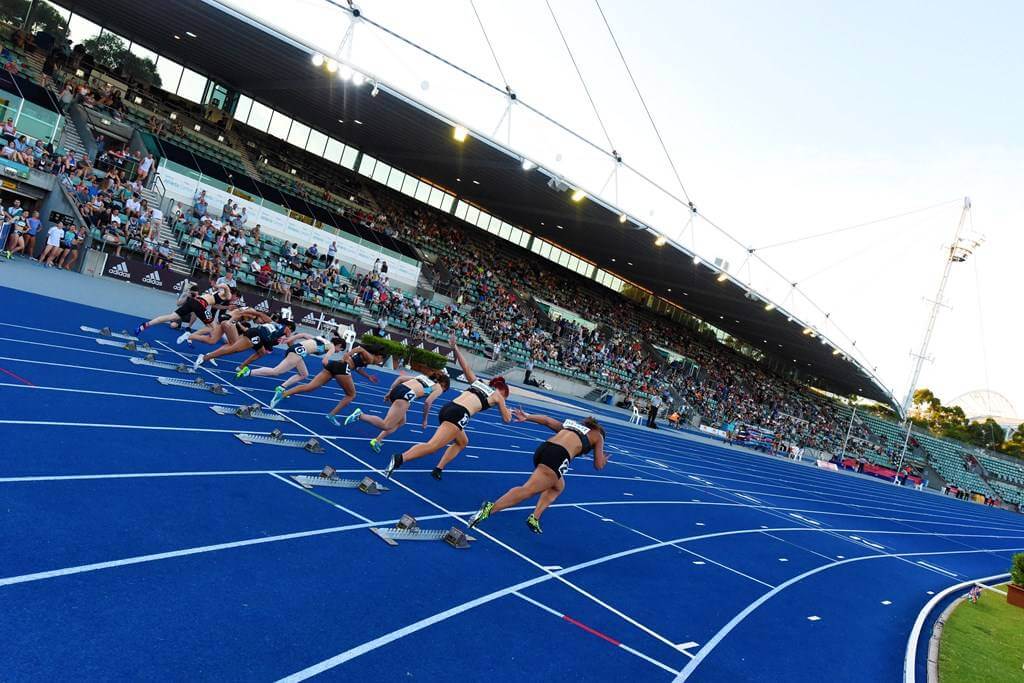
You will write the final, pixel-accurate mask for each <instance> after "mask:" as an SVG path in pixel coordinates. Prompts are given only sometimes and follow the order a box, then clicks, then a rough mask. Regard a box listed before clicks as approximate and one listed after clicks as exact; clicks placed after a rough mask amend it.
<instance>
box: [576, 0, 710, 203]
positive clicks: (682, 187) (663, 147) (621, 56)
mask: <svg viewBox="0 0 1024 683" xmlns="http://www.w3.org/2000/svg"><path fill="white" fill-rule="evenodd" d="M594 4H595V5H597V11H598V12H599V13H600V14H601V20H602V21H603V22H604V26H605V28H607V29H608V35H609V36H611V39H612V43H613V44H614V45H615V51H616V52H618V53H619V59H620V60H621V61H622V66H623V67H625V69H626V74H627V75H628V76H629V80H630V82H631V83H632V84H633V90H635V91H636V96H637V98H638V99H639V100H640V104H641V105H642V106H643V108H644V113H646V114H647V120H648V121H650V123H651V128H652V129H653V130H654V135H655V136H656V137H657V138H658V144H660V145H661V151H662V152H664V154H665V159H667V160H668V165H669V168H671V169H672V175H674V176H675V178H676V182H677V183H679V189H680V190H682V191H683V196H684V197H686V201H687V202H689V203H690V205H691V206H692V205H693V202H691V201H690V195H689V194H687V192H686V186H685V185H683V179H682V177H680V175H679V170H678V169H677V168H676V164H675V162H674V161H672V155H671V154H669V153H668V147H667V146H666V145H665V140H664V139H663V138H662V137H661V131H659V130H658V126H657V124H656V123H654V116H652V115H651V110H650V109H649V108H648V107H647V101H646V100H644V96H643V93H641V92H640V86H639V85H637V82H636V79H635V78H633V71H632V69H630V68H629V64H628V63H627V62H626V56H625V55H624V54H622V48H621V47H619V41H618V39H617V38H616V37H615V32H614V31H612V27H611V24H609V23H608V17H606V16H605V15H604V10H603V9H602V8H601V2H600V0H594Z"/></svg>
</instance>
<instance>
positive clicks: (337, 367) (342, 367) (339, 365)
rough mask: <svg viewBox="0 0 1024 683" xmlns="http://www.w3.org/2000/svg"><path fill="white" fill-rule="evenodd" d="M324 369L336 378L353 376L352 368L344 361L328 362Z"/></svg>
mask: <svg viewBox="0 0 1024 683" xmlns="http://www.w3.org/2000/svg"><path fill="white" fill-rule="evenodd" d="M324 369H325V370H327V372H329V373H331V375H332V376H334V377H348V376H349V375H351V374H352V368H350V367H349V365H348V363H346V362H345V361H343V360H332V361H327V365H325V366H324Z"/></svg>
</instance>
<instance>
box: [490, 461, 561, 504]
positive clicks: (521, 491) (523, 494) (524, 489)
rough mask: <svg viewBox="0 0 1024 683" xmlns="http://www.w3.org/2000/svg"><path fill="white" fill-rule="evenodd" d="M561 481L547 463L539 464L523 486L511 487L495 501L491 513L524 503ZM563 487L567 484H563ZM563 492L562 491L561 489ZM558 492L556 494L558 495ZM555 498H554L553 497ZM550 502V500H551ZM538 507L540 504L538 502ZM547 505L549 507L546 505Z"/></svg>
mask: <svg viewBox="0 0 1024 683" xmlns="http://www.w3.org/2000/svg"><path fill="white" fill-rule="evenodd" d="M559 481H561V480H560V479H559V478H558V475H557V474H556V473H555V471H554V470H553V469H551V468H550V467H548V466H547V465H537V467H536V469H534V470H533V474H531V475H530V478H529V479H527V480H526V483H525V484H523V485H522V486H514V487H512V488H510V489H509V490H508V491H507V492H506V493H505V495H503V496H502V497H501V498H499V499H498V500H496V501H494V507H492V508H491V513H492V514H493V513H495V512H498V511H499V510H504V509H505V508H508V507H512V506H513V505H518V504H519V503H522V502H523V501H524V500H526V499H527V498H531V497H533V496H535V495H537V494H538V493H540V492H541V491H547V490H549V489H551V488H552V487H554V486H556V485H557V482H559ZM562 486H563V488H564V487H565V485H564V484H563V485H562ZM559 493H561V491H559ZM557 495H558V494H555V496H556V497H557ZM552 500H554V498H552ZM549 502H550V501H549ZM538 507H540V504H539V503H538ZM545 507H547V506H546V505H545Z"/></svg>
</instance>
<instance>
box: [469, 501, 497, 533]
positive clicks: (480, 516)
mask: <svg viewBox="0 0 1024 683" xmlns="http://www.w3.org/2000/svg"><path fill="white" fill-rule="evenodd" d="M493 509H494V503H490V502H485V503H484V504H483V505H481V506H480V509H479V510H477V511H476V513H474V515H473V516H472V517H470V518H469V528H470V529H472V528H473V527H475V526H476V525H477V524H479V523H480V522H482V521H484V520H485V519H487V518H488V517H490V516H491V510H493Z"/></svg>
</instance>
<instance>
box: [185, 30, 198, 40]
mask: <svg viewBox="0 0 1024 683" xmlns="http://www.w3.org/2000/svg"><path fill="white" fill-rule="evenodd" d="M185 35H186V36H188V37H189V38H195V37H196V34H194V33H192V31H185Z"/></svg>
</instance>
